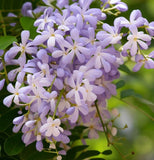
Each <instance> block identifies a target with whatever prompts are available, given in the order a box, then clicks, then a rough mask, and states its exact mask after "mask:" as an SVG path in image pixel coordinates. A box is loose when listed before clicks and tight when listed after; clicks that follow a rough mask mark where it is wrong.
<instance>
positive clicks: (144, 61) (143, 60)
mask: <svg viewBox="0 0 154 160" xmlns="http://www.w3.org/2000/svg"><path fill="white" fill-rule="evenodd" d="M153 57H154V52H151V54H150V55H149V56H146V57H143V56H142V55H136V56H135V61H136V62H137V63H136V65H135V66H134V68H133V71H134V72H137V71H138V70H140V68H141V67H142V65H144V68H146V69H152V68H154V61H153V60H152V59H151V58H153Z"/></svg>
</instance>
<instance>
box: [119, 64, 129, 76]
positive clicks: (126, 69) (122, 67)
mask: <svg viewBox="0 0 154 160" xmlns="http://www.w3.org/2000/svg"><path fill="white" fill-rule="evenodd" d="M119 70H121V71H123V72H126V73H128V74H130V73H131V71H130V69H129V68H128V67H127V66H126V65H125V64H122V65H120V67H119Z"/></svg>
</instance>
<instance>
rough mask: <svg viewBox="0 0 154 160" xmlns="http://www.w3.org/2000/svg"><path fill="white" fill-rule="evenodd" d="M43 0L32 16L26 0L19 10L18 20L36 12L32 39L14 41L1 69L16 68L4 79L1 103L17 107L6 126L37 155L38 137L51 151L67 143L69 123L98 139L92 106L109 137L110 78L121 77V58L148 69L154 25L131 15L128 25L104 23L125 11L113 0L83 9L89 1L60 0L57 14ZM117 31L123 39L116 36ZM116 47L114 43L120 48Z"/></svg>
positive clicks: (25, 33) (136, 12) (98, 125)
mask: <svg viewBox="0 0 154 160" xmlns="http://www.w3.org/2000/svg"><path fill="white" fill-rule="evenodd" d="M43 2H44V3H45V4H46V5H47V6H46V7H45V6H43V7H42V6H39V7H38V8H36V9H35V10H32V6H31V4H30V3H29V2H27V3H25V4H24V6H23V9H22V13H23V15H25V16H31V17H33V15H34V14H36V13H39V12H43V14H42V15H41V16H40V17H39V18H38V19H36V21H35V23H34V25H35V26H36V27H37V32H38V35H37V36H36V37H35V38H34V40H30V39H29V36H30V33H29V31H28V30H24V31H22V32H21V43H14V44H13V47H12V48H10V49H9V50H8V51H7V52H6V53H5V57H4V59H5V63H6V65H13V66H17V67H16V68H15V69H13V70H11V71H9V73H8V79H9V81H10V82H15V86H14V85H13V84H14V83H9V85H8V86H7V90H8V91H9V92H10V93H11V95H9V96H7V97H6V98H5V99H4V101H3V103H4V104H5V105H6V106H7V107H10V106H11V104H12V102H13V103H14V104H15V105H16V107H18V108H19V109H20V112H19V114H20V115H19V116H18V117H16V118H15V119H14V120H13V123H14V128H13V131H14V132H18V131H19V130H20V129H21V131H22V133H23V136H22V140H23V142H24V143H25V144H26V145H28V144H30V143H32V142H34V141H36V149H37V150H38V151H42V150H43V142H42V141H43V140H44V139H45V140H46V141H47V142H48V143H50V148H53V149H55V143H56V142H61V144H66V143H69V141H70V140H69V135H70V134H71V132H70V131H69V130H70V128H73V127H74V126H76V125H83V126H85V127H87V129H85V131H88V136H89V138H97V137H98V133H97V131H103V128H102V126H101V123H100V122H99V117H98V116H97V110H96V108H95V102H96V101H97V103H98V107H99V109H100V111H101V116H102V118H103V121H104V122H105V123H106V124H107V125H108V128H109V129H110V130H111V133H112V135H115V134H116V132H117V131H116V128H114V127H112V124H111V123H109V122H110V121H109V119H110V118H111V115H110V113H109V111H108V110H107V108H106V100H107V99H109V98H110V97H111V96H112V95H116V86H115V84H113V80H115V79H117V78H119V76H120V74H119V71H118V67H119V65H121V64H123V61H124V60H123V57H125V56H127V57H134V58H135V62H136V65H135V67H134V68H133V70H134V71H138V70H139V69H140V68H141V66H142V65H144V67H145V68H148V69H150V68H154V61H153V60H152V58H154V52H151V53H150V54H149V55H144V53H143V51H144V50H146V49H148V47H149V45H150V42H151V40H152V37H153V36H154V22H151V23H149V22H148V21H147V20H146V19H145V18H143V17H142V15H141V12H140V11H139V10H134V11H133V12H132V13H131V15H130V20H127V19H126V18H124V17H118V18H116V19H115V20H114V25H113V26H110V25H109V24H107V23H104V22H103V20H105V19H106V17H107V16H106V14H107V13H110V12H111V11H112V10H115V11H118V12H119V11H121V12H123V11H126V10H127V5H126V4H125V3H123V2H121V1H120V0H110V1H107V0H105V1H104V0H102V5H101V6H100V8H90V5H91V3H92V0H79V1H78V2H74V3H73V4H71V5H69V2H68V1H67V0H60V1H58V2H57V6H58V8H59V10H58V9H54V8H52V3H51V2H52V1H49V0H43ZM60 10H61V12H60ZM109 11H110V12H109ZM100 24H102V26H101V30H100V31H98V29H99V28H98V27H100ZM124 27H125V28H127V29H128V32H127V33H122V32H121V31H122V28H124ZM140 29H144V31H143V30H142V31H140ZM123 40H125V42H124V41H123ZM117 44H120V45H121V47H120V48H119V49H117V47H116V45H117ZM0 83H4V80H2V81H0ZM0 86H3V84H2V85H0ZM1 88H2V87H1ZM61 124H62V125H61ZM62 146H63V145H61V147H62ZM62 148H63V147H62ZM64 151H65V148H63V149H62V150H61V151H60V152H59V154H60V153H63V154H64Z"/></svg>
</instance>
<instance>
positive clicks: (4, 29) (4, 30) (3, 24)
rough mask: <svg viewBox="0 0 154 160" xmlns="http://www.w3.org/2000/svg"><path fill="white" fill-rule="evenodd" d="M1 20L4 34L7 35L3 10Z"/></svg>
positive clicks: (0, 15) (0, 14)
mask: <svg viewBox="0 0 154 160" xmlns="http://www.w3.org/2000/svg"><path fill="white" fill-rule="evenodd" d="M0 21H1V23H2V29H3V33H4V36H6V35H7V34H6V28H5V23H4V20H3V15H2V12H1V11H0Z"/></svg>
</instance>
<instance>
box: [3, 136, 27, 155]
mask: <svg viewBox="0 0 154 160" xmlns="http://www.w3.org/2000/svg"><path fill="white" fill-rule="evenodd" d="M21 136H22V134H20V133H18V134H15V135H13V136H11V137H9V138H8V139H6V140H5V142H4V151H5V152H6V154H7V155H9V156H13V155H17V154H19V153H20V152H22V150H23V149H24V147H25V145H24V143H23V142H22V140H21Z"/></svg>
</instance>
